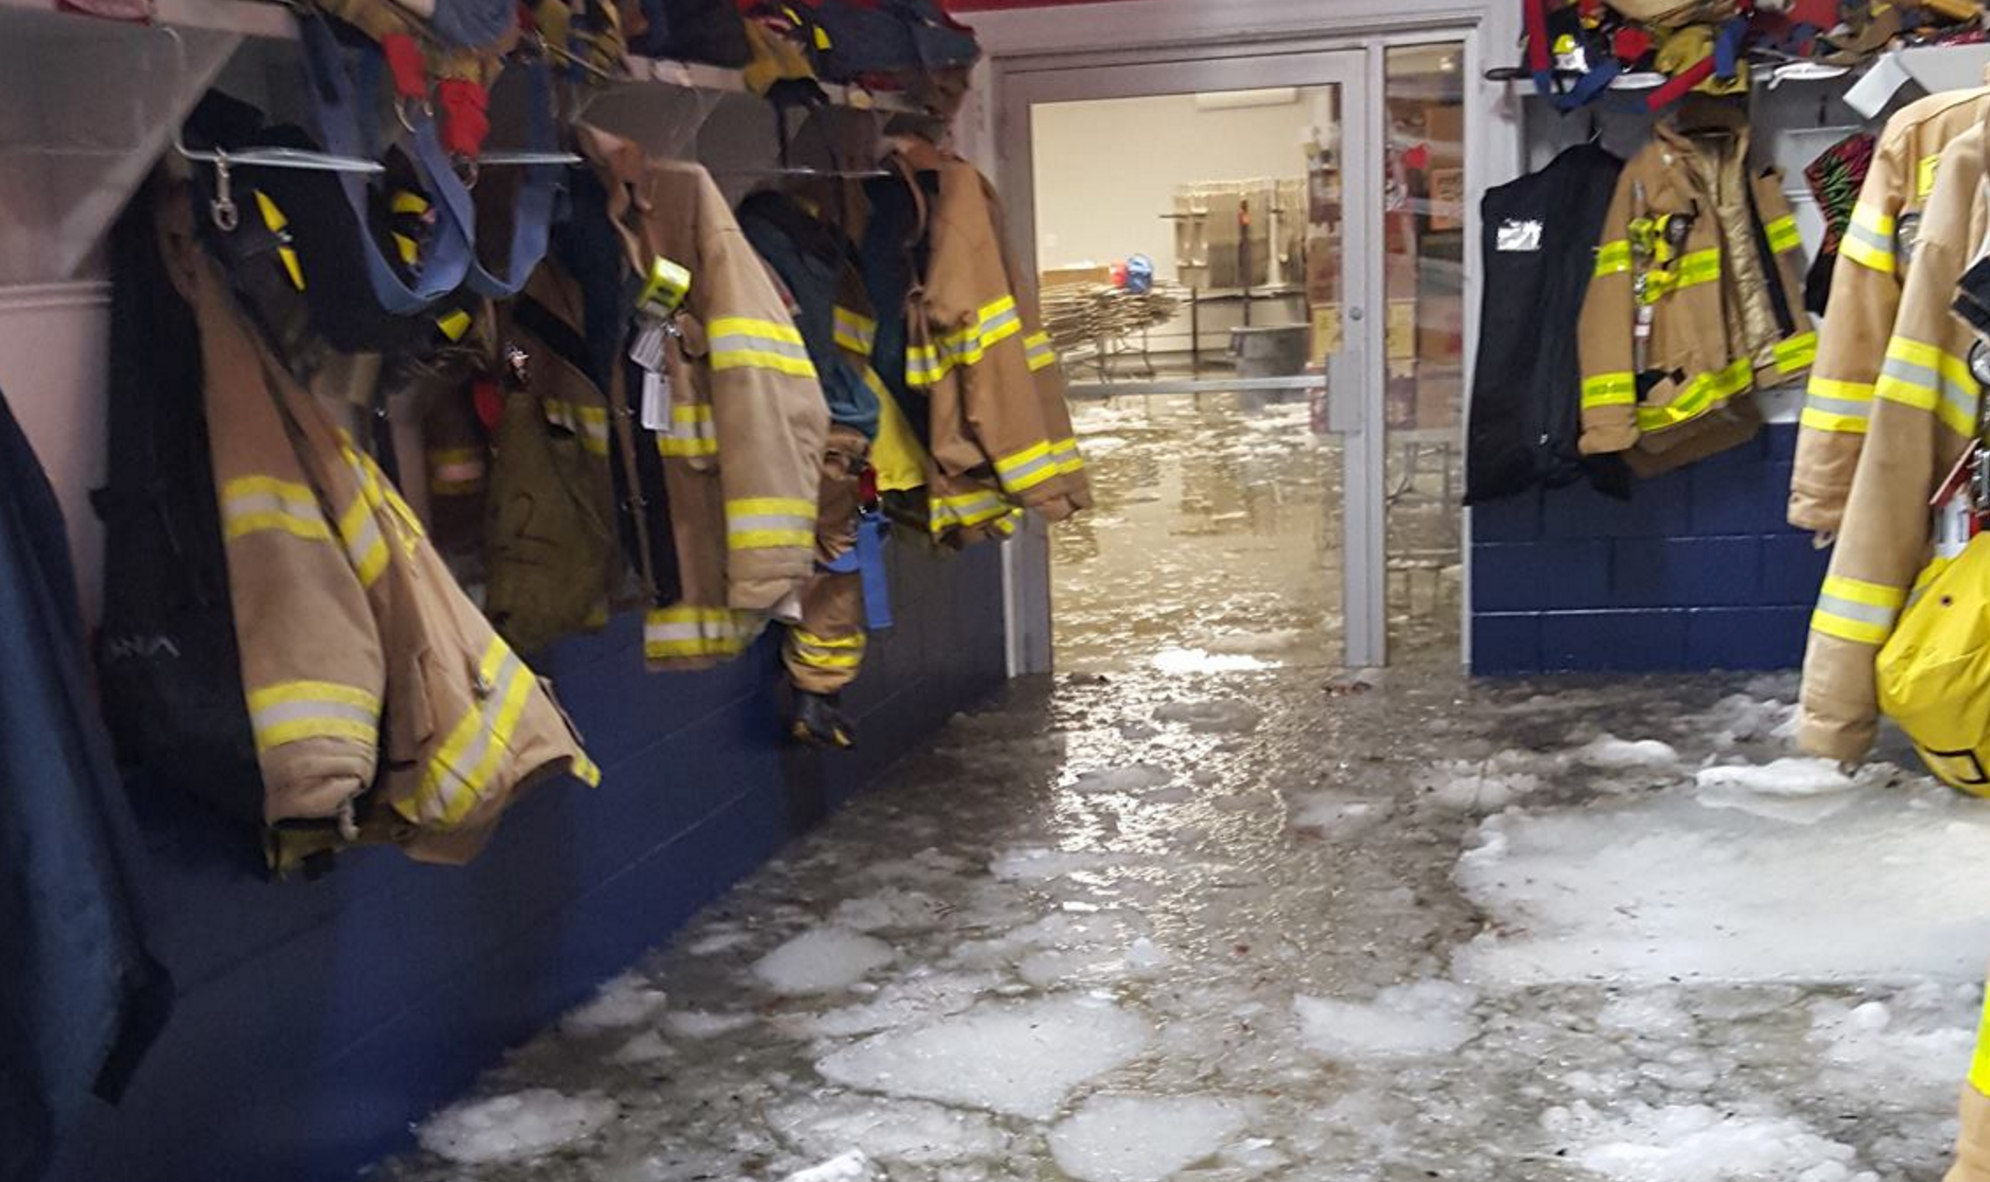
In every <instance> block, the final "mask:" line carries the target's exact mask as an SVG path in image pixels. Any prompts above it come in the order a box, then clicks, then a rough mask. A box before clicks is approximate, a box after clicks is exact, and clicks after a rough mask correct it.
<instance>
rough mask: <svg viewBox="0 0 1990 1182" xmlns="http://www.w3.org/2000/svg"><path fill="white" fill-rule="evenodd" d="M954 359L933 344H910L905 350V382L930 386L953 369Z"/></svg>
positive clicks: (912, 384) (910, 384) (909, 384)
mask: <svg viewBox="0 0 1990 1182" xmlns="http://www.w3.org/2000/svg"><path fill="white" fill-rule="evenodd" d="M953 367H954V366H953V359H952V358H951V356H949V355H947V354H945V353H942V352H941V351H940V350H939V349H938V348H937V347H935V346H933V345H909V346H907V347H906V350H905V384H906V385H908V386H930V385H933V384H934V383H936V382H938V381H939V380H940V379H941V378H943V377H945V376H947V374H948V373H950V372H952V370H953Z"/></svg>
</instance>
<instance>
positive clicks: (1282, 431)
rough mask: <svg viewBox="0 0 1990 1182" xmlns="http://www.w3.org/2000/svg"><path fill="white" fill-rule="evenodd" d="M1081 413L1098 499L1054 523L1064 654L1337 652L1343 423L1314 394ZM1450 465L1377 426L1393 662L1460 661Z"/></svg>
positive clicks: (1274, 657)
mask: <svg viewBox="0 0 1990 1182" xmlns="http://www.w3.org/2000/svg"><path fill="white" fill-rule="evenodd" d="M1073 423H1074V425H1075V426H1076V428H1077V432H1078V439H1079V443H1080V446H1081V447H1082V448H1083V450H1084V453H1085V459H1086V467H1087V470H1088V472H1089V473H1090V476H1091V480H1092V488H1093V493H1094V496H1095V497H1096V499H1097V502H1098V503H1097V505H1096V506H1095V507H1094V509H1093V510H1092V511H1090V512H1087V513H1081V514H1079V515H1078V516H1076V517H1074V518H1072V519H1071V520H1070V521H1068V522H1065V523H1062V524H1060V525H1058V526H1057V527H1056V528H1055V529H1053V530H1052V531H1051V564H1052V566H1051V569H1052V600H1053V603H1054V609H1055V610H1054V612H1053V621H1054V625H1053V626H1054V636H1053V644H1054V645H1055V648H1056V652H1057V662H1058V667H1059V668H1061V669H1065V670H1071V671H1078V672H1111V671H1126V670H1132V669H1143V668H1148V669H1160V670H1162V671H1165V672H1190V671H1193V672H1206V671H1215V670H1242V669H1269V668H1276V667H1280V666H1332V665H1339V664H1341V663H1342V644H1343V638H1344V635H1345V626H1346V618H1345V615H1344V613H1343V609H1342V599H1343V594H1342V592H1343V585H1342V583H1343V577H1344V575H1343V572H1344V569H1345V567H1344V563H1343V553H1344V548H1343V546H1342V542H1341V535H1342V495H1343V488H1342V484H1343V471H1342V439H1341V437H1340V436H1338V435H1330V434H1324V433H1322V432H1320V431H1319V430H1317V428H1318V427H1319V426H1321V412H1320V411H1319V409H1318V408H1317V407H1316V406H1315V405H1314V404H1313V402H1312V400H1310V399H1309V398H1307V397H1306V396H1305V395H1304V394H1301V395H1298V396H1296V397H1294V398H1290V399H1287V400H1283V401H1282V400H1280V397H1279V396H1274V395H1266V394H1225V393H1215V394H1197V395H1187V394H1180V395H1162V396H1151V397H1124V398H1117V399H1112V400H1108V401H1092V402H1081V403H1078V404H1076V406H1075V408H1074V411H1073ZM1456 463H1457V453H1456V450H1455V448H1452V447H1449V446H1443V445H1437V444H1433V443H1431V442H1430V441H1427V440H1426V441H1424V442H1421V443H1409V442H1398V441H1397V440H1396V439H1395V438H1393V437H1392V438H1390V439H1389V440H1388V441H1387V469H1388V470H1387V472H1386V486H1387V487H1386V488H1385V489H1384V490H1383V493H1384V495H1385V497H1386V498H1387V500H1386V503H1387V505H1388V510H1387V513H1388V516H1387V529H1386V531H1385V537H1386V543H1385V544H1386V548H1387V568H1388V569H1387V575H1386V579H1385V583H1386V588H1387V591H1386V594H1387V601H1388V602H1387V607H1388V614H1389V640H1390V645H1391V661H1392V663H1402V662H1406V661H1431V662H1436V663H1444V662H1450V663H1453V664H1455V663H1456V662H1457V660H1458V635H1459V604H1460V598H1459V589H1460V585H1461V584H1460V578H1459V572H1460V565H1459V533H1460V530H1459V512H1460V511H1459V509H1458V507H1457V502H1456V496H1457V490H1456V487H1455V486H1456V481H1455V479H1453V478H1452V477H1453V475H1454V472H1453V469H1454V467H1455V465H1456Z"/></svg>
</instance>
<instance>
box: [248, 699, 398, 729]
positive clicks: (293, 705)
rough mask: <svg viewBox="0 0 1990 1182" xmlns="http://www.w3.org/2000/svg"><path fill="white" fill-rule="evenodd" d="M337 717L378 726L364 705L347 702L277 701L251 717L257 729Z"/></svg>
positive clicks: (376, 717) (378, 723) (376, 718)
mask: <svg viewBox="0 0 1990 1182" xmlns="http://www.w3.org/2000/svg"><path fill="white" fill-rule="evenodd" d="M319 718H337V719H342V720H344V721H346V722H357V723H360V724H361V725H363V726H378V725H380V719H379V717H378V716H376V715H375V714H374V713H373V711H371V710H368V709H366V708H365V707H364V706H354V705H352V704H351V703H349V702H320V701H298V702H279V703H277V704H276V705H274V706H265V707H263V708H262V709H261V710H258V711H256V712H255V714H254V716H253V717H252V718H251V720H250V721H251V722H253V723H254V725H255V728H256V729H257V730H259V731H261V730H268V729H270V728H271V727H276V726H281V725H282V724H284V723H286V722H303V721H305V720H306V719H319Z"/></svg>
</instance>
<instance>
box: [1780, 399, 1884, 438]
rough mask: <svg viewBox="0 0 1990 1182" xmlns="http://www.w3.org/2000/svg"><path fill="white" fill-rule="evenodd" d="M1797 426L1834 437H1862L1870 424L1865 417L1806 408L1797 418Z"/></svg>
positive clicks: (1812, 407)
mask: <svg viewBox="0 0 1990 1182" xmlns="http://www.w3.org/2000/svg"><path fill="white" fill-rule="evenodd" d="M1797 425H1798V426H1802V427H1808V428H1810V429H1811V430H1813V431H1829V432H1831V433H1832V434H1835V435H1864V434H1865V433H1866V431H1867V430H1868V429H1869V428H1870V427H1871V426H1872V423H1871V421H1870V420H1869V419H1868V418H1867V417H1866V416H1865V415H1853V414H1840V413H1837V412H1835V411H1828V410H1820V409H1818V408H1817V407H1814V406H1806V407H1804V408H1803V413H1802V414H1800V415H1798V416H1797Z"/></svg>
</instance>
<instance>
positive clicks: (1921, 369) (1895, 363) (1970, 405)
mask: <svg viewBox="0 0 1990 1182" xmlns="http://www.w3.org/2000/svg"><path fill="white" fill-rule="evenodd" d="M1879 372H1880V376H1881V377H1887V378H1892V379H1893V380H1894V381H1896V382H1905V383H1907V384H1908V385H1910V386H1919V387H1921V388H1922V389H1923V390H1939V391H1941V394H1942V401H1944V402H1946V403H1948V404H1949V405H1950V406H1952V407H1955V408H1956V409H1957V410H1958V411H1961V412H1962V415H1963V417H1964V418H1968V419H1974V418H1975V417H1976V400H1977V392H1976V391H1975V390H1971V389H1964V388H1963V387H1962V386H1960V385H1958V384H1957V383H1955V382H1954V381H1951V380H1950V379H1949V377H1948V375H1947V374H1940V373H1936V372H1935V371H1934V370H1932V369H1929V368H1928V367H1927V366H1925V365H1916V364H1914V363H1913V362H1911V361H1904V360H1902V359H1901V358H1898V357H1889V358H1887V359H1886V361H1885V363H1884V364H1882V365H1881V366H1880V367H1879Z"/></svg>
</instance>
